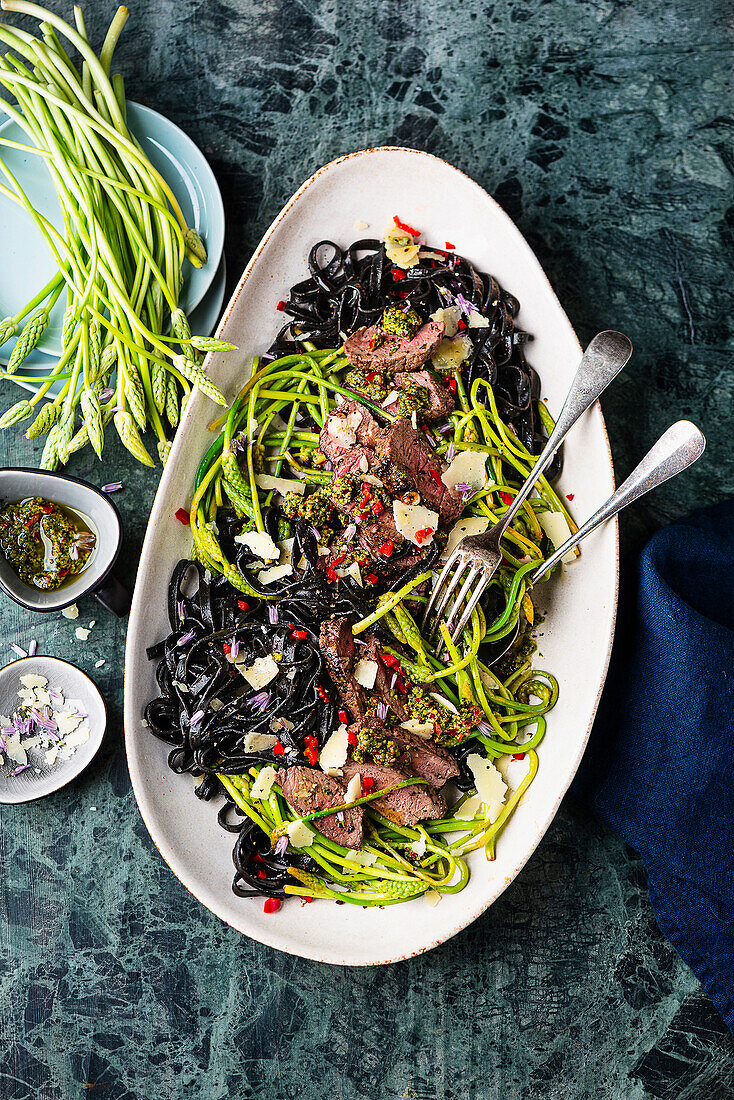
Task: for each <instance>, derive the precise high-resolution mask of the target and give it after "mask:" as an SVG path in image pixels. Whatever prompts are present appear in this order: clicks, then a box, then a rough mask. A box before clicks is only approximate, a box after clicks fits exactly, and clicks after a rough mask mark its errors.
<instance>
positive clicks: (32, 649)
mask: <svg viewBox="0 0 734 1100" xmlns="http://www.w3.org/2000/svg"><path fill="white" fill-rule="evenodd" d="M37 645H38V643H37V642H36V639H35V638H31V640H30V642H29V643H28V656H29V657H35V655H36V648H37Z"/></svg>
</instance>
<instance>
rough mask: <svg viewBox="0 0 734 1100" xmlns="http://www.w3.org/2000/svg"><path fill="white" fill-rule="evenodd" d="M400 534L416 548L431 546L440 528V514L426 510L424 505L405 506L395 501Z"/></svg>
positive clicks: (395, 515) (401, 502)
mask: <svg viewBox="0 0 734 1100" xmlns="http://www.w3.org/2000/svg"><path fill="white" fill-rule="evenodd" d="M392 511H393V516H394V518H395V526H396V527H397V529H398V534H400V535H402V536H403V538H405V539H408V541H409V542H412V543H413V545H414V546H430V545H431V543H432V542H433V536H434V534H435V533H436V530H437V528H438V512H434V511H432V510H431V509H430V508H424V507H423V505H422V504H404V503H403V501H402V500H394V501H393V505H392Z"/></svg>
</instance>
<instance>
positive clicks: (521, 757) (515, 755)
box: [510, 752, 525, 760]
mask: <svg viewBox="0 0 734 1100" xmlns="http://www.w3.org/2000/svg"><path fill="white" fill-rule="evenodd" d="M510 759H511V760H524V759H525V753H524V752H515V753H513V754H512V756H511V757H510Z"/></svg>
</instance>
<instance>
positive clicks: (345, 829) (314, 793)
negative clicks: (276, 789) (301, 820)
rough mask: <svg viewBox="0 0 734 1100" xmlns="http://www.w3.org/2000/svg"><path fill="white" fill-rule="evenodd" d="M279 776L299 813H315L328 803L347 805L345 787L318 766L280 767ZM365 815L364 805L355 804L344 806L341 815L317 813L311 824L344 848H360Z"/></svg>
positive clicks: (286, 796)
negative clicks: (321, 815)
mask: <svg viewBox="0 0 734 1100" xmlns="http://www.w3.org/2000/svg"><path fill="white" fill-rule="evenodd" d="M276 779H277V782H278V783H280V785H281V787H282V789H283V797H284V798H285V800H286V802H287V803H288V805H289V806H290V807H291V808H292V809H294V810H295V811H296V813H297V814H301V815H303V814H312V813H315V812H316V811H317V810H326V809H328V808H329V806H343V805H344V800H345V798H346V794H347V791H346V787H343V786H342V784H341V783H339V782H338V781H337V780H336V779H333V778H332V777H331V776H330V775H326V774H325V773H324V772H321V771H318V770H317V769H316V768H301V767H293V768H287V769H283V768H281V770H280V771H279V772H278V774H277V776H276ZM363 818H364V810H363V809H362V807H361V806H352V807H351V808H350V809H348V810H342V811H341V813H340V814H339V817H337V816H336V814H328V815H327V816H326V817H317V818H316V820H315V821H312V822H310V824H311V825H313V827H314V829H318V831H319V832H320V833H323V834H324V836H326V837H328V838H329V840H333V841H335V842H336V843H337V844H342V845H343V846H344V847H345V848H359V846H360V845H361V843H362V837H363ZM340 819H341V820H340Z"/></svg>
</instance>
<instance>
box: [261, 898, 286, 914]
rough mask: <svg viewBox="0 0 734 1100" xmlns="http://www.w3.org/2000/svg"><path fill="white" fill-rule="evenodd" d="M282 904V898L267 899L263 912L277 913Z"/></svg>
mask: <svg viewBox="0 0 734 1100" xmlns="http://www.w3.org/2000/svg"><path fill="white" fill-rule="evenodd" d="M282 904H283V902H282V901H281V900H280V898H266V899H265V904H264V905H263V911H264V912H265V913H277V912H278V910H279V909H280V907H281V905H282Z"/></svg>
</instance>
